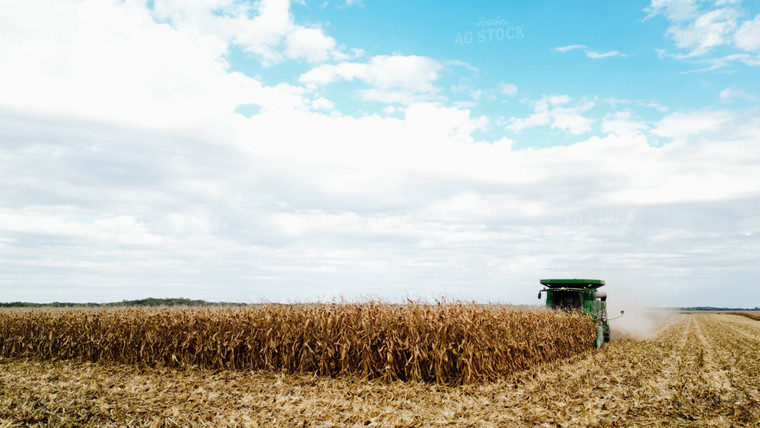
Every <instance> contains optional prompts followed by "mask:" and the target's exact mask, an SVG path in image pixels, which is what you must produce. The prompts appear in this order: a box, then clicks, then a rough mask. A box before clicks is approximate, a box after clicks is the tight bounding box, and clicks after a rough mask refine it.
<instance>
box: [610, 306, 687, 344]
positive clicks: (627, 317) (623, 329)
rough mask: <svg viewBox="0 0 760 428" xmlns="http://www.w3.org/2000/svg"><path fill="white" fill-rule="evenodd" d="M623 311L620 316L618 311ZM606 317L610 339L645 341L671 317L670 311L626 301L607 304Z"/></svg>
mask: <svg viewBox="0 0 760 428" xmlns="http://www.w3.org/2000/svg"><path fill="white" fill-rule="evenodd" d="M621 310H623V311H625V314H623V315H622V316H621V314H620V311H621ZM607 315H608V317H609V320H610V321H609V323H610V339H611V340H620V339H635V340H645V339H650V338H652V337H654V336H655V334H656V333H657V331H658V330H659V329H660V328H661V327H663V326H664V325H665V324H667V323H668V322H669V321H670V319H671V318H672V317H673V315H674V313H673V312H672V311H668V310H664V309H657V308H648V307H646V306H644V305H641V304H637V303H636V302H633V301H630V300H627V301H626V302H622V303H621V302H616V303H615V304H612V303H611V302H608V305H607Z"/></svg>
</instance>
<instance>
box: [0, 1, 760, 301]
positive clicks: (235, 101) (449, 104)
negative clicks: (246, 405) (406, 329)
mask: <svg viewBox="0 0 760 428" xmlns="http://www.w3.org/2000/svg"><path fill="white" fill-rule="evenodd" d="M0 64H2V65H0V179H2V180H3V183H5V185H4V186H3V187H2V188H1V189H0V291H1V292H2V293H3V296H4V297H2V298H0V300H4V301H13V300H26V301H38V302H45V301H54V300H58V301H64V300H65V301H114V300H121V299H131V298H143V297H147V296H153V297H178V296H183V297H190V298H202V299H207V300H231V301H245V302H257V301H311V300H330V299H333V298H341V297H342V298H347V299H363V298H373V297H374V298H381V299H388V300H393V301H403V300H404V299H405V298H406V297H419V298H425V299H431V298H435V297H438V296H440V295H442V294H447V295H449V296H453V297H456V298H463V299H474V300H478V301H498V302H511V303H520V304H526V303H531V304H532V303H535V293H536V290H537V289H538V286H537V285H538V280H539V279H540V278H545V277H592V278H595V277H599V278H603V279H605V280H606V281H607V283H608V284H609V285H608V288H609V289H608V294H609V295H610V296H615V295H617V296H619V299H618V300H617V302H618V303H617V304H622V303H626V304H628V305H629V306H630V305H636V304H652V303H653V302H652V301H651V300H650V299H647V300H645V301H643V302H639V300H643V299H641V296H643V295H654V294H656V295H657V296H658V298H657V301H656V302H654V303H655V304H661V305H665V306H678V305H683V306H690V305H705V304H714V305H718V306H750V307H754V306H760V300H758V297H757V296H758V293H757V292H756V290H757V279H756V278H758V274H760V266H758V263H757V260H760V241H758V236H759V235H758V234H760V202H758V201H760V78H758V76H760V74H758V72H759V71H760V4H758V3H757V2H755V1H746V0H745V1H738V0H713V1H697V0H652V1H625V2H602V1H583V2H572V3H570V2H559V1H552V2H532V1H510V2H499V3H495V2H486V1H479V2H467V3H464V2H432V1H415V2H402V1H377V2H373V1H368V0H364V1H339V2H330V1H301V2H290V1H289V0H264V1H260V2H248V1H239V0H204V1H194V2H183V1H179V0H157V1H152V2H145V1H137V0H125V1H112V0H109V1H95V0H85V1H75V0H65V1H45V0H29V1H10V2H4V3H3V4H2V5H0ZM716 284H719V285H716Z"/></svg>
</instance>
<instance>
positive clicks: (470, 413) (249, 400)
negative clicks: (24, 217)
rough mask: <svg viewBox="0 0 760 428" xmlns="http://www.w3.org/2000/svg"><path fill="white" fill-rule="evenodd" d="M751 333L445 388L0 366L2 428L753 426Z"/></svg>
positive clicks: (645, 346) (753, 327) (669, 333)
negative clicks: (41, 427)
mask: <svg viewBox="0 0 760 428" xmlns="http://www.w3.org/2000/svg"><path fill="white" fill-rule="evenodd" d="M758 351H760V322H758V321H755V320H753V319H750V318H747V317H742V316H738V315H730V314H703V313H696V314H676V315H674V316H673V317H672V318H671V319H670V320H669V321H668V323H667V324H665V325H663V326H662V327H660V329H659V330H658V331H657V332H656V333H654V335H653V336H652V337H651V338H649V339H646V340H634V339H621V340H615V341H613V342H612V343H611V344H609V345H608V346H605V347H603V348H602V349H599V350H588V351H583V352H580V353H578V354H575V355H573V356H570V357H567V358H563V359H560V360H555V361H552V362H547V363H541V364H537V365H536V366H533V367H531V368H529V369H527V370H523V371H519V372H515V373H513V374H511V375H509V376H506V377H504V378H501V379H498V380H496V381H492V382H477V383H472V384H467V385H459V386H449V385H443V384H436V383H430V382H416V381H406V382H403V381H390V382H388V381H383V380H382V379H375V380H367V379H365V378H362V377H358V376H337V377H328V376H315V375H310V374H279V373H274V372H272V371H245V370H210V369H199V368H192V367H187V368H167V367H163V368H162V367H153V368H151V367H142V366H140V367H138V366H135V365H132V364H116V363H104V362H88V361H83V360H81V359H70V360H43V359H36V358H2V359H0V426H82V425H84V426H125V425H127V426H553V427H556V426H695V427H696V426H700V427H701V426H726V427H729V426H760V422H758V421H760V376H758V373H760V356H758Z"/></svg>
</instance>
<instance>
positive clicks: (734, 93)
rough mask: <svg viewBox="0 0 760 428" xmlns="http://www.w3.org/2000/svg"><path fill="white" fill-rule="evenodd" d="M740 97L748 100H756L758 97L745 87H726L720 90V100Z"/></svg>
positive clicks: (724, 100) (725, 100)
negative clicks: (744, 88)
mask: <svg viewBox="0 0 760 428" xmlns="http://www.w3.org/2000/svg"><path fill="white" fill-rule="evenodd" d="M734 98H739V99H743V100H747V101H755V100H757V99H758V98H757V97H756V96H754V95H752V94H750V93H748V92H747V91H745V90H743V89H736V88H726V89H724V90H722V91H720V101H721V102H728V101H730V100H731V99H734Z"/></svg>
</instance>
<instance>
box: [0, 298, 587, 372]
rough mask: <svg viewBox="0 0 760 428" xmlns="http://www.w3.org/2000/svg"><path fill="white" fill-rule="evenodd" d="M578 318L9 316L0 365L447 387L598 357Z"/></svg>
mask: <svg viewBox="0 0 760 428" xmlns="http://www.w3.org/2000/svg"><path fill="white" fill-rule="evenodd" d="M595 337H596V332H595V323H594V321H593V320H592V319H591V318H590V317H588V316H585V315H583V314H580V313H568V312H561V311H548V310H535V309H520V308H515V307H509V306H499V305H477V304H467V303H439V304H417V303H410V304H405V305H392V304H384V303H376V302H368V303H360V304H347V303H340V304H338V303H336V304H304V305H278V304H266V305H260V306H250V307H243V308H239V307H237V308H216V307H203V308H126V309H124V308H122V309H113V308H111V309H66V310H22V311H12V310H11V311H0V355H2V356H5V357H23V358H42V359H67V358H80V359H86V360H90V361H108V362H116V363H128V364H137V365H146V366H170V367H185V366H198V367H202V368H209V369H230V370H270V371H281V372H286V373H315V374H318V375H324V376H342V375H359V376H363V377H366V378H372V379H374V378H380V379H384V380H414V381H425V382H437V383H446V384H464V383H473V382H480V381H491V380H495V379H497V378H500V377H504V376H507V375H509V374H512V373H514V372H516V371H519V370H524V369H526V368H529V367H531V366H533V365H536V364H539V363H542V362H547V361H552V360H556V359H560V358H565V357H569V356H571V355H573V354H576V353H578V352H581V351H583V350H585V349H589V348H592V347H593V343H594V339H595Z"/></svg>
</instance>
